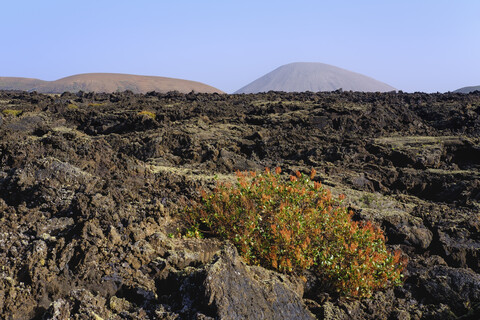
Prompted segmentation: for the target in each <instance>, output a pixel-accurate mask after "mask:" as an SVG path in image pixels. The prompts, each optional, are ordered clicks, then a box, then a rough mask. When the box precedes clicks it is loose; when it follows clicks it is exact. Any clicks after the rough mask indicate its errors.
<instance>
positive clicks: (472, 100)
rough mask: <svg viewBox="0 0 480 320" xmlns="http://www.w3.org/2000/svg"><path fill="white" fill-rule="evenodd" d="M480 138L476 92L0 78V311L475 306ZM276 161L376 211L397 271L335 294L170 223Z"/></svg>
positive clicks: (338, 312) (268, 313) (339, 314)
mask: <svg viewBox="0 0 480 320" xmlns="http://www.w3.org/2000/svg"><path fill="white" fill-rule="evenodd" d="M142 111H148V112H142ZM479 136H480V94H478V93H472V94H468V95H465V94H453V93H452V94H429V95H427V94H404V93H385V94H373V93H351V92H331V93H318V94H314V93H302V94H287V93H273V92H270V93H267V94H256V95H219V94H210V95H209V94H192V93H191V94H180V93H175V92H171V93H167V94H159V93H155V92H151V93H148V94H145V95H136V94H133V93H131V92H124V93H116V94H94V93H82V92H80V93H78V94H70V93H65V94H62V95H57V96H53V95H41V94H36V93H19V92H0V318H2V319H68V318H70V319H212V318H213V319H239V318H261V315H262V314H263V315H264V318H265V319H268V318H275V319H277V318H278V319H281V318H282V317H283V318H292V319H294V318H308V317H312V316H313V317H317V318H319V319H442V320H445V319H457V318H461V319H478V318H480V285H479V283H480V138H479ZM275 166H280V167H282V169H283V171H284V172H287V173H289V172H292V171H293V170H301V171H303V172H309V171H310V169H311V168H312V167H314V168H315V169H316V170H317V172H318V175H319V177H318V179H319V180H321V181H322V183H323V184H324V185H326V186H328V187H330V188H331V189H332V191H333V192H334V193H345V194H346V196H347V201H348V203H349V206H350V207H351V208H352V210H354V212H355V216H354V217H355V219H369V220H373V221H374V222H375V223H377V224H379V225H380V226H381V227H382V228H383V229H384V230H385V234H386V236H387V238H388V245H389V246H390V247H391V248H399V249H401V250H402V251H403V252H404V253H405V254H407V255H408V256H409V265H408V267H407V270H406V271H405V282H404V285H403V286H401V287H397V288H390V289H387V290H385V291H381V292H377V293H376V294H375V295H374V296H373V297H372V298H371V299H363V300H359V301H357V300H346V299H343V298H339V297H336V296H334V295H332V294H329V293H328V292H325V291H324V290H323V289H322V288H321V286H319V281H318V279H316V278H315V275H314V274H309V273H308V272H307V273H305V274H304V275H302V277H298V278H297V277H294V276H291V277H286V276H284V275H280V274H276V273H274V272H272V271H268V270H265V269H262V268H260V267H252V266H245V265H244V263H243V262H242V261H241V259H240V258H239V257H238V256H237V253H236V251H235V250H234V249H232V248H231V247H229V246H228V245H227V244H225V243H222V242H220V241H219V240H216V239H183V238H181V237H179V236H178V228H181V221H178V219H177V218H176V215H175V213H176V212H177V210H179V209H180V208H181V207H182V206H183V205H184V203H185V199H187V198H192V197H195V196H196V195H198V188H200V187H205V188H210V187H212V186H213V185H214V178H218V179H220V180H231V179H232V177H233V175H232V172H233V171H235V170H262V169H263V168H264V167H275ZM301 279H304V280H305V279H306V281H304V280H301Z"/></svg>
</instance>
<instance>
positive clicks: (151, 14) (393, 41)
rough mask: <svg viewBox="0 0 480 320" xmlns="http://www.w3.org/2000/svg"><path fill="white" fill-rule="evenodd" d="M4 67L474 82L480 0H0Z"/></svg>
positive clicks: (231, 82) (1, 71) (439, 87)
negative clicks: (320, 69)
mask: <svg viewBox="0 0 480 320" xmlns="http://www.w3.org/2000/svg"><path fill="white" fill-rule="evenodd" d="M1 11H2V14H1V19H0V30H2V33H1V34H2V37H1V38H2V39H1V43H2V44H1V46H0V76H16V77H27V78H38V79H42V80H56V79H59V78H62V77H66V76H69V75H74V74H78V73H88V72H114V73H130V74H140V75H154V76H164V77H172V78H181V79H188V80H195V81H200V82H204V83H206V84H209V85H212V86H214V87H216V88H219V89H221V90H223V91H225V92H227V93H233V92H234V91H236V90H238V89H240V88H241V87H243V86H245V85H247V84H248V83H250V82H251V81H253V80H255V79H257V78H259V77H260V76H263V75H264V74H266V73H268V72H270V71H272V70H274V69H275V68H277V67H279V66H281V65H283V64H287V63H291V62H322V63H327V64H331V65H334V66H337V67H341V68H344V69H347V70H350V71H354V72H358V73H362V74H364V75H367V76H370V77H372V78H375V79H377V80H379V81H382V82H385V83H387V84H389V85H391V86H393V87H395V88H397V89H398V90H403V91H405V92H415V91H422V92H445V91H453V90H456V89H458V88H460V87H464V86H472V85H480V18H479V14H480V1H478V0H458V1H453V0H448V1H447V0H435V1H430V0H415V1H414V0H403V1H400V0H391V1H385V0H378V1H377V0H363V1H359V0H356V1H355V0H351V1H347V0H336V1H334V0H332V1H324V0H317V1H313V0H312V1H307V0H295V1H282V0H277V1H270V0H266V1H260V0H257V1H250V0H242V1H228V0H223V1H216V0H215V1H209V0H203V1H198V0H197V1H193V0H192V1H187V0H184V1H182V0H176V1H166V0H165V1H161V0H157V1H154V0H151V1H148V0H136V1H125V0H115V1H110V0H95V1H90V0H83V1H73V0H72V1H65V0H62V1H53V0H51V1H49V0H44V1H38V0H2V5H1Z"/></svg>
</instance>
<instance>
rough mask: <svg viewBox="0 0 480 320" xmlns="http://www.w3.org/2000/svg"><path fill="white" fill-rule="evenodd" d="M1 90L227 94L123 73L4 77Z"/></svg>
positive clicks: (197, 85)
mask: <svg viewBox="0 0 480 320" xmlns="http://www.w3.org/2000/svg"><path fill="white" fill-rule="evenodd" d="M0 90H23V91H37V92H40V93H63V92H67V91H69V92H77V91H85V92H121V91H125V90H130V91H133V92H135V93H146V92H149V91H158V92H168V91H179V92H182V93H188V92H191V91H195V92H202V93H215V92H216V93H223V92H222V91H221V90H219V89H217V88H214V87H211V86H209V85H206V84H204V83H201V82H196V81H190V80H183V79H175V78H166V77H155V76H139V75H131V74H120V73H84V74H78V75H73V76H69V77H65V78H62V79H58V80H55V81H43V80H38V79H28V78H13V77H0Z"/></svg>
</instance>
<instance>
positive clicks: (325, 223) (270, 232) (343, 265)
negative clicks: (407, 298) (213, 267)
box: [183, 168, 406, 297]
mask: <svg viewBox="0 0 480 320" xmlns="http://www.w3.org/2000/svg"><path fill="white" fill-rule="evenodd" d="M280 171H281V170H280V168H277V169H276V170H275V173H272V172H270V171H269V170H268V169H267V170H266V172H265V173H264V174H260V175H257V174H256V173H254V172H250V173H247V172H243V173H242V172H238V173H237V177H238V182H237V183H236V185H230V184H217V186H216V188H215V189H214V191H213V192H210V193H209V192H206V191H202V193H201V199H199V201H198V202H194V204H193V206H191V207H189V208H187V209H186V210H185V212H183V215H184V218H185V219H186V221H187V224H188V226H189V228H188V231H187V235H189V236H195V237H202V236H203V235H213V236H219V237H221V238H223V239H229V240H231V241H232V242H233V243H234V244H235V246H236V247H237V249H238V250H239V252H240V254H241V255H242V256H243V258H244V259H245V260H246V262H247V263H249V264H255V265H261V266H264V267H267V268H272V269H275V270H278V271H280V272H287V273H293V272H300V271H302V270H304V269H310V270H312V271H314V272H315V273H316V274H317V275H318V276H319V278H320V279H322V281H324V284H325V285H326V286H327V287H329V288H331V290H332V291H333V292H336V293H339V294H341V295H346V296H350V297H369V296H371V294H372V293H373V292H374V291H375V290H378V289H382V288H386V287H388V286H392V285H398V284H400V283H401V279H402V275H401V271H402V269H403V268H404V266H405V264H406V261H405V260H403V259H402V258H401V256H400V252H395V253H391V252H390V251H388V250H387V248H386V246H385V237H384V235H383V233H382V231H381V230H380V229H379V228H378V227H377V226H375V225H373V224H372V223H370V222H356V221H353V220H352V219H351V217H352V214H353V213H352V212H349V211H348V210H347V209H346V208H345V207H344V206H342V200H343V199H344V198H345V196H344V195H341V196H340V197H339V198H334V197H333V196H332V194H331V192H330V191H329V190H328V189H326V188H324V187H322V185H321V183H319V182H313V181H312V179H313V177H314V175H315V170H312V173H311V175H310V177H308V176H306V175H303V174H301V173H299V172H297V174H296V176H290V179H289V180H287V181H285V180H282V177H281V176H280Z"/></svg>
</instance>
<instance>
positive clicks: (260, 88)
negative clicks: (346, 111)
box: [235, 62, 396, 93]
mask: <svg viewBox="0 0 480 320" xmlns="http://www.w3.org/2000/svg"><path fill="white" fill-rule="evenodd" d="M338 89H343V90H345V91H365V92H377V91H378V92H388V91H395V90H396V89H395V88H394V87H392V86H390V85H388V84H386V83H383V82H380V81H378V80H375V79H373V78H370V77H367V76H365V75H362V74H360V73H356V72H352V71H348V70H345V69H342V68H338V67H335V66H332V65H328V64H324V63H318V62H294V63H290V64H286V65H283V66H281V67H279V68H277V69H275V70H273V71H272V72H269V73H267V74H266V75H264V76H262V77H260V78H258V79H257V80H255V81H253V82H251V83H250V84H248V85H246V86H244V87H243V88H241V89H239V90H238V91H236V92H235V93H257V92H267V91H285V92H304V91H312V92H318V91H335V90H338Z"/></svg>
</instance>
